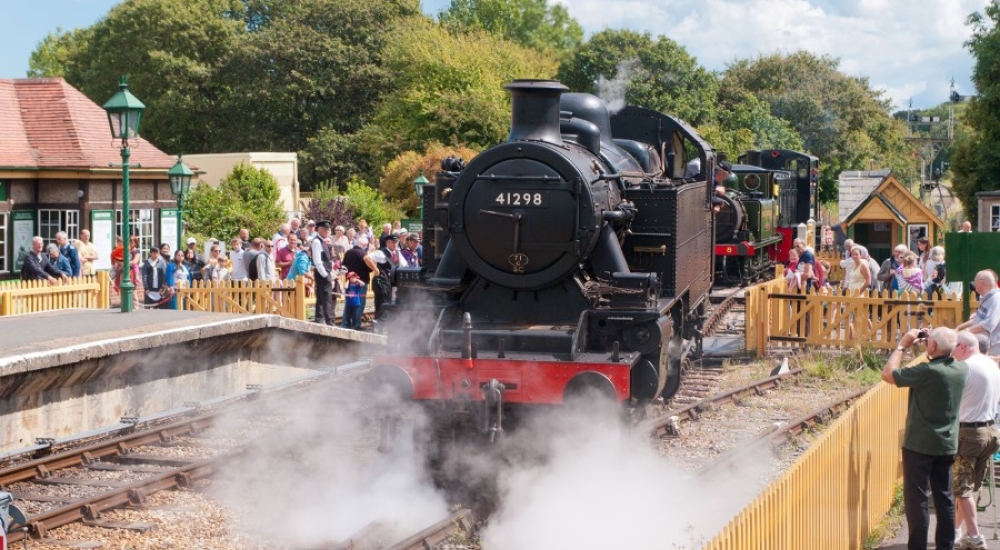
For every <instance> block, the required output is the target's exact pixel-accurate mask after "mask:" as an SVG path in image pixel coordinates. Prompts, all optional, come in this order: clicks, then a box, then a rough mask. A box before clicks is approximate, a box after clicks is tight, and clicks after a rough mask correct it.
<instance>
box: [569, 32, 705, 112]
mask: <svg viewBox="0 0 1000 550" xmlns="http://www.w3.org/2000/svg"><path fill="white" fill-rule="evenodd" d="M558 78H559V80H561V81H562V82H563V83H564V84H566V85H567V86H569V87H570V89H572V90H575V91H579V92H591V93H597V94H598V95H600V96H602V97H603V98H604V99H605V100H606V101H608V102H609V104H617V105H618V106H619V107H624V106H625V105H636V106H639V107H647V108H650V109H655V110H657V111H661V112H664V113H667V114H670V115H673V116H677V117H679V118H681V119H684V120H685V121H687V122H688V123H690V124H694V125H700V124H703V123H706V122H709V121H711V120H713V118H714V116H715V109H714V105H715V100H716V95H717V91H718V80H717V78H716V77H715V76H714V75H713V74H712V73H710V72H709V71H708V70H706V69H705V68H704V67H702V66H700V65H698V62H697V61H696V60H695V58H694V57H691V55H690V54H689V53H688V52H687V51H686V50H685V49H684V48H683V47H681V46H680V45H679V44H677V43H676V42H674V41H673V40H671V39H669V38H667V37H665V36H659V37H657V38H656V39H653V37H652V36H651V35H650V34H649V33H637V32H635V31H629V30H604V31H601V32H599V33H597V34H595V35H594V36H592V37H591V38H590V40H588V41H587V42H586V43H585V44H583V45H582V46H580V47H579V48H577V50H576V51H575V52H574V53H573V55H572V56H571V57H570V58H569V59H568V60H567V61H566V62H565V63H563V64H562V66H560V67H559V73H558Z"/></svg>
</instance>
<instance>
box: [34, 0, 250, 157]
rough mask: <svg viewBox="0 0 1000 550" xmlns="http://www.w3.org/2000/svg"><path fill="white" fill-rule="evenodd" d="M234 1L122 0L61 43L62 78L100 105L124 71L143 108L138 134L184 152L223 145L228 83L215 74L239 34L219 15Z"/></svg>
mask: <svg viewBox="0 0 1000 550" xmlns="http://www.w3.org/2000/svg"><path fill="white" fill-rule="evenodd" d="M239 5H240V4H239V2H238V0H125V1H123V2H121V3H120V4H118V5H116V6H115V7H113V8H112V9H111V11H110V12H109V13H108V15H107V16H106V17H104V18H103V19H101V20H100V21H98V22H97V23H96V24H94V25H93V26H92V27H90V28H88V29H85V30H84V31H81V32H79V33H76V34H74V35H72V36H71V37H65V38H64V39H63V40H62V41H61V42H65V43H67V44H66V45H65V47H64V48H63V49H62V51H65V52H68V54H67V55H68V58H69V59H68V60H67V61H65V62H63V63H62V65H63V66H64V67H65V68H66V70H67V72H66V74H65V76H66V79H67V80H68V81H69V83H70V84H72V85H74V86H76V87H77V88H79V89H80V91H82V92H83V93H84V94H86V95H87V97H89V98H90V99H92V100H93V101H95V102H97V103H98V104H101V103H104V102H105V101H106V100H107V99H108V98H109V97H111V95H112V94H113V93H114V92H115V89H116V85H115V84H116V82H117V81H118V77H119V76H120V75H127V76H128V78H129V85H130V86H131V88H132V90H133V93H135V94H136V96H138V97H139V98H140V99H142V101H143V102H144V103H145V104H146V106H147V109H146V112H145V114H144V116H143V127H142V133H143V135H144V136H145V137H147V138H149V139H150V140H151V141H152V142H154V143H156V144H157V146H159V147H161V148H163V149H166V150H174V151H185V152H207V151H210V150H218V149H215V147H217V146H220V145H221V146H222V148H227V147H226V141H227V137H228V136H227V135H226V134H225V133H223V132H221V131H220V130H221V129H222V127H223V126H222V122H223V120H224V119H225V118H226V116H227V113H224V112H220V110H219V101H220V98H222V97H224V96H225V95H226V94H227V89H228V87H227V85H226V84H227V83H225V82H222V81H220V80H219V79H218V72H219V70H220V68H221V67H223V66H224V65H225V64H226V63H227V62H228V59H229V57H230V56H231V54H232V51H233V49H234V48H235V47H236V46H237V43H238V40H239V37H240V35H241V34H242V33H243V32H244V31H243V29H242V26H241V24H240V22H239V21H237V20H233V19H231V18H227V17H226V16H225V13H226V12H228V11H230V10H232V9H235V8H237V7H238V6H239ZM44 45H45V43H43V46H44ZM42 51H44V50H43V49H40V50H38V51H37V52H36V53H39V55H41V54H40V52H42ZM33 55H34V54H33ZM39 68H41V67H39Z"/></svg>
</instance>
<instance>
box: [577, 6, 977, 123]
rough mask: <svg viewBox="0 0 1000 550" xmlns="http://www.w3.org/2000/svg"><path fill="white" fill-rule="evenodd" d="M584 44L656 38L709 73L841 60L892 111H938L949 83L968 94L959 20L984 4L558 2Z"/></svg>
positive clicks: (964, 35)
mask: <svg viewBox="0 0 1000 550" xmlns="http://www.w3.org/2000/svg"><path fill="white" fill-rule="evenodd" d="M559 2H560V3H562V4H564V5H566V6H567V8H568V9H569V12H570V14H571V15H572V16H573V17H575V18H576V19H577V20H578V21H579V22H580V24H581V25H583V27H584V29H585V30H586V31H587V33H588V34H593V33H594V32H598V31H600V30H602V29H605V28H612V29H618V28H626V29H632V30H638V31H648V32H650V33H651V34H653V35H654V36H655V35H665V36H667V37H669V38H671V39H673V40H675V41H676V42H678V43H679V44H681V45H682V46H684V47H685V48H686V49H687V50H688V52H690V53H691V54H692V55H693V56H695V57H696V58H697V59H698V61H699V62H700V63H701V64H702V65H704V66H705V67H707V68H708V69H712V70H722V69H724V68H725V66H726V64H727V63H729V62H731V61H733V60H734V59H739V58H746V57H753V56H756V55H758V54H770V53H774V52H793V51H798V50H806V51H810V52H812V53H815V54H818V55H830V56H832V57H835V58H838V59H840V62H841V65H840V66H841V69H842V70H843V71H844V72H846V73H848V74H851V75H855V76H867V77H869V80H870V82H871V84H872V86H873V87H875V88H881V89H884V90H885V91H886V93H887V95H888V97H889V98H890V99H892V100H893V103H894V104H895V105H897V106H899V107H903V106H905V105H906V104H907V102H908V101H909V99H910V97H911V96H912V97H913V99H914V105H915V106H917V107H930V106H933V105H936V104H937V103H940V102H943V101H946V100H947V98H948V91H949V90H948V88H949V84H950V81H951V79H952V77H954V78H955V82H956V86H957V87H958V89H959V91H960V92H961V93H963V94H969V93H972V85H971V84H970V81H969V78H970V75H971V72H972V64H973V59H972V56H971V54H970V53H969V52H968V50H967V49H966V48H965V46H964V42H965V41H966V40H968V38H969V35H970V29H969V28H968V27H967V26H966V25H965V20H966V18H967V17H968V15H969V14H970V13H972V12H974V11H981V10H982V9H983V8H984V7H985V6H986V3H987V0H925V1H923V2H909V1H906V0H842V1H838V0H707V1H704V0H665V1H662V2H656V3H649V2H638V1H635V0H559Z"/></svg>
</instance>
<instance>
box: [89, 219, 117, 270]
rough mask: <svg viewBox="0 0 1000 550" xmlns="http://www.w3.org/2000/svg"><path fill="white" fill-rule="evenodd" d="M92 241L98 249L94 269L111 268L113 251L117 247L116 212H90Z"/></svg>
mask: <svg viewBox="0 0 1000 550" xmlns="http://www.w3.org/2000/svg"><path fill="white" fill-rule="evenodd" d="M90 242H92V243H94V248H96V249H97V260H96V261H94V269H103V270H109V269H111V251H112V250H113V249H114V247H115V214H114V212H112V211H111V210H93V211H91V212H90Z"/></svg>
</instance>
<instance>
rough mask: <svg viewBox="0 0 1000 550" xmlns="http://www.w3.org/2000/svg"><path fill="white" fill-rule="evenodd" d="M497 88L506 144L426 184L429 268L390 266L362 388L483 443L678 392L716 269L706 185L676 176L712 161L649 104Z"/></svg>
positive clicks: (522, 85) (525, 86)
mask: <svg viewBox="0 0 1000 550" xmlns="http://www.w3.org/2000/svg"><path fill="white" fill-rule="evenodd" d="M506 88H507V89H508V90H509V91H510V93H511V96H512V111H513V112H512V123H511V131H510V137H509V139H508V141H507V142H505V143H502V144H500V145H497V146H495V147H493V148H491V149H488V150H486V151H484V152H483V153H481V154H480V155H478V156H476V157H475V158H473V159H472V160H471V161H470V162H469V163H468V165H462V163H461V162H460V161H457V160H450V161H446V162H445V163H444V166H443V168H444V170H443V171H442V172H440V173H438V174H437V176H436V180H435V182H434V184H433V185H429V186H427V187H425V189H424V193H423V201H424V204H423V205H424V213H425V218H424V233H423V234H424V261H425V265H424V267H423V268H420V269H407V268H400V269H398V270H396V272H395V278H396V283H397V296H396V300H395V303H393V304H391V305H387V306H386V311H385V314H384V316H383V322H384V323H385V325H384V326H386V327H387V332H388V334H389V342H390V346H391V349H392V351H391V352H389V353H387V354H385V355H382V356H379V357H375V358H374V359H373V370H372V374H371V376H370V377H371V379H372V380H373V381H374V382H375V383H376V384H381V385H388V386H391V387H393V388H394V389H395V390H396V392H397V393H398V394H399V395H401V396H402V397H403V398H404V399H410V400H416V401H419V402H423V403H425V404H433V405H435V406H437V407H438V408H440V409H444V410H446V411H449V412H453V413H456V414H455V416H456V417H461V418H466V419H467V420H468V421H469V422H470V423H472V425H473V426H475V427H477V428H478V429H479V430H480V431H481V432H482V433H484V434H488V435H495V434H496V433H498V432H500V431H502V430H503V429H504V428H505V427H507V424H508V420H507V419H508V416H509V413H510V412H513V411H516V410H517V409H518V408H519V407H522V406H524V405H556V404H561V403H563V402H564V401H565V400H567V399H570V398H573V397H575V396H578V395H583V394H585V393H587V392H595V393H596V394H597V395H600V396H603V397H605V398H606V399H608V400H612V401H614V402H616V403H620V404H625V405H627V406H632V407H638V406H640V405H643V404H645V403H648V402H649V401H650V400H652V399H655V398H657V397H659V396H670V395H672V394H673V393H674V392H675V391H676V390H677V388H678V386H679V384H680V380H681V371H682V365H684V364H685V362H686V361H688V360H689V359H690V358H693V357H694V356H696V355H697V354H698V353H700V344H701V340H700V328H701V323H702V319H703V317H704V311H705V308H706V305H707V301H708V294H709V290H710V288H711V286H712V277H713V269H712V261H713V249H712V247H713V234H712V210H711V204H712V193H713V187H714V186H713V185H710V183H709V180H711V179H712V178H711V176H708V177H705V176H704V175H698V176H696V177H694V178H684V172H685V167H686V164H687V161H688V160H689V159H691V158H695V157H697V158H698V159H699V160H700V163H701V166H702V167H704V170H702V173H703V174H712V173H713V168H714V167H715V163H716V158H715V151H714V150H713V148H712V147H711V146H710V145H709V144H708V143H706V142H705V141H704V140H703V139H702V138H701V137H700V136H699V135H698V134H697V133H696V132H695V131H694V130H693V129H692V128H691V127H690V126H688V125H687V124H685V123H684V122H682V121H680V120H678V119H676V118H673V117H670V116H667V115H664V114H662V113H659V112H655V111H652V110H648V109H642V108H635V107H629V108H626V109H624V110H622V111H620V112H618V113H616V114H614V115H611V114H609V112H608V109H607V107H606V106H605V104H604V103H603V102H602V101H601V100H600V99H598V98H597V97H595V96H592V95H589V94H580V93H565V92H567V88H566V87H565V86H563V85H562V84H560V83H558V82H555V81H533V80H526V81H515V82H513V83H511V84H509V85H507V86H506ZM587 394H588V395H593V394H592V393H587Z"/></svg>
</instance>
